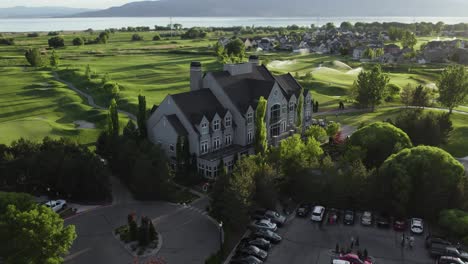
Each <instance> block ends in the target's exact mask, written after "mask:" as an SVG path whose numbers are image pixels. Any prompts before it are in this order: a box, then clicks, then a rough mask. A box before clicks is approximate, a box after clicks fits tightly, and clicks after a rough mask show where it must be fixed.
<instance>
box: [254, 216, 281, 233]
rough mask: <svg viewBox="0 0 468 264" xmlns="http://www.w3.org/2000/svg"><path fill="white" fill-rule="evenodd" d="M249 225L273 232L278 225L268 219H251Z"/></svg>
mask: <svg viewBox="0 0 468 264" xmlns="http://www.w3.org/2000/svg"><path fill="white" fill-rule="evenodd" d="M250 226H251V227H252V229H254V230H270V231H273V232H275V231H276V230H277V229H278V227H277V226H276V224H275V223H272V222H271V221H270V220H269V219H260V220H256V221H253V222H252V223H251V224H250Z"/></svg>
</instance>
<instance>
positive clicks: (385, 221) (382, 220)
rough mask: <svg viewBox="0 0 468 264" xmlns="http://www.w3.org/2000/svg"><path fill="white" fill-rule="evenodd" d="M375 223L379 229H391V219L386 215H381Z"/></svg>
mask: <svg viewBox="0 0 468 264" xmlns="http://www.w3.org/2000/svg"><path fill="white" fill-rule="evenodd" d="M375 223H376V224H377V227H380V228H388V227H390V217H389V216H388V214H386V213H383V214H379V215H378V216H377V218H376V219H375Z"/></svg>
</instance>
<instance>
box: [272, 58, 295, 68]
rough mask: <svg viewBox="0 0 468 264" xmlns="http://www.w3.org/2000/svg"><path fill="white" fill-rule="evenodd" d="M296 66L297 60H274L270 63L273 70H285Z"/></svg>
mask: <svg viewBox="0 0 468 264" xmlns="http://www.w3.org/2000/svg"><path fill="white" fill-rule="evenodd" d="M294 64H296V60H285V61H280V60H274V61H272V62H270V63H269V64H268V66H269V67H272V68H284V67H287V66H291V65H294Z"/></svg>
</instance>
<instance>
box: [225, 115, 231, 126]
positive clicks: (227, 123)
mask: <svg viewBox="0 0 468 264" xmlns="http://www.w3.org/2000/svg"><path fill="white" fill-rule="evenodd" d="M231 125H232V118H231V117H230V116H227V117H226V120H224V126H225V127H231Z"/></svg>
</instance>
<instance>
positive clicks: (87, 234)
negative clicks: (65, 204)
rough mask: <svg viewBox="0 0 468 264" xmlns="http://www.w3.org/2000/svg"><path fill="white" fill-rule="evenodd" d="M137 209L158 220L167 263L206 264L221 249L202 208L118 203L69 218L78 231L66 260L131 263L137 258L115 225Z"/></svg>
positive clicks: (213, 226) (78, 263) (84, 263)
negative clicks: (208, 258) (117, 237)
mask: <svg viewBox="0 0 468 264" xmlns="http://www.w3.org/2000/svg"><path fill="white" fill-rule="evenodd" d="M131 212H135V213H136V214H137V215H138V216H141V215H142V214H144V215H146V216H149V217H150V218H152V219H153V220H155V227H156V230H157V231H158V232H159V233H160V234H161V236H162V239H163V245H162V248H161V250H160V251H159V253H158V254H157V256H158V257H161V258H162V259H164V260H165V261H166V262H167V263H168V264H172V263H174V264H177V263H187V264H190V263H193V264H195V263H196V264H199V263H204V261H205V259H206V258H207V257H208V256H209V255H211V254H212V253H214V252H215V251H217V250H218V248H219V230H218V228H217V226H216V224H215V223H213V222H212V221H211V220H210V219H209V218H208V217H207V216H206V215H205V214H206V213H204V212H203V211H202V210H201V209H198V208H196V207H191V206H181V205H175V204H169V203H164V202H147V203H145V202H138V203H127V204H117V205H113V206H109V207H104V208H100V209H97V210H95V211H91V212H87V213H84V214H82V215H78V216H76V217H73V218H71V219H68V220H66V222H65V223H66V224H73V225H75V226H76V231H77V234H78V237H77V239H76V240H75V242H74V244H73V246H72V248H71V250H70V254H69V255H68V256H67V257H66V258H65V263H70V264H71V263H73V264H75V263H76V264H88V263H89V264H93V263H96V264H101V263H113V264H119V263H122V264H128V263H133V261H134V258H133V257H132V256H131V255H130V254H129V252H127V251H126V249H124V248H123V246H122V245H121V243H120V242H119V241H117V239H115V238H114V236H113V234H112V232H113V231H114V229H115V228H117V227H119V226H121V225H124V224H125V223H126V221H127V215H128V214H129V213H131Z"/></svg>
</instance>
